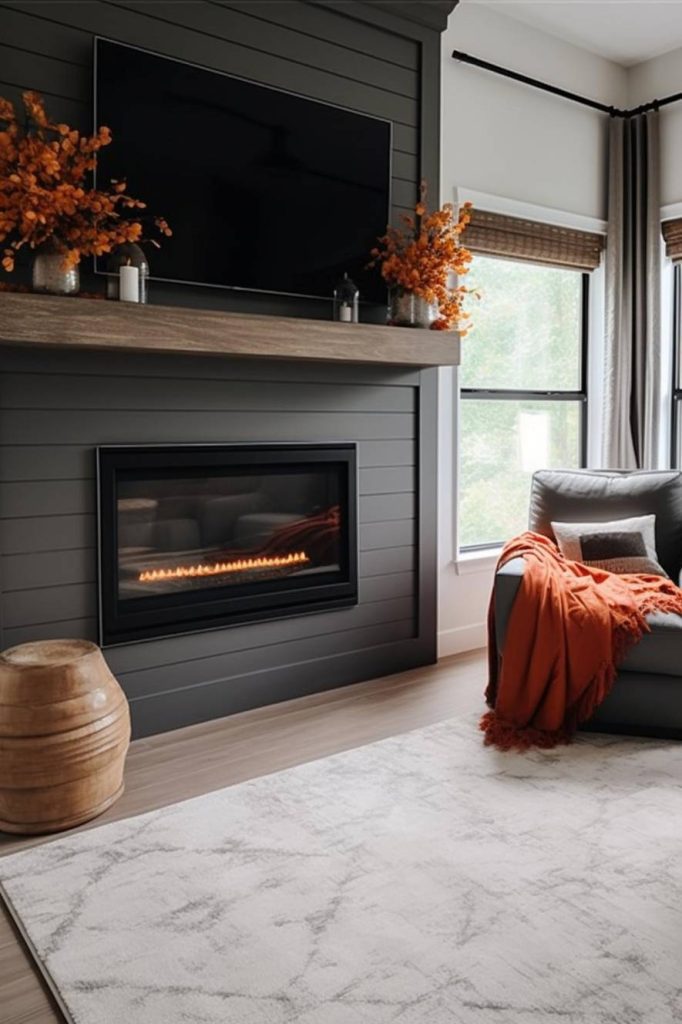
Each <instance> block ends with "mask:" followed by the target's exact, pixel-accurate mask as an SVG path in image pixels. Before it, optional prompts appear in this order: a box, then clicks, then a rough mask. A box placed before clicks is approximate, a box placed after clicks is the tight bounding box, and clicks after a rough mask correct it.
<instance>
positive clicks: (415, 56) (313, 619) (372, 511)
mask: <svg viewBox="0 0 682 1024" xmlns="http://www.w3.org/2000/svg"><path fill="white" fill-rule="evenodd" d="M370 20H371V19H370ZM396 20H399V19H392V18H390V17H389V18H387V22H389V23H392V24H393V28H394V30H393V31H392V30H390V29H389V28H384V27H382V26H381V24H380V23H379V21H377V19H375V23H374V24H369V23H368V22H367V21H356V20H355V19H354V18H353V17H351V16H349V15H348V13H347V11H345V10H344V9H343V6H342V5H339V8H338V9H334V8H333V7H332V6H323V5H318V4H310V3H306V2H304V0H288V2H287V3H281V2H280V0H275V2H271V0H264V2H261V3H256V4H254V3H244V2H237V3H229V2H211V3H209V2H196V3H189V2H186V0H182V2H178V3H173V2H172V0H158V2H155V3H145V4H140V3H132V2H128V0H112V2H104V0H101V2H99V0H91V2H88V3H75V2H62V0H49V2H46V0H36V2H31V3H24V2H20V0H0V95H4V96H7V97H8V98H10V99H12V100H14V101H16V100H18V99H19V98H20V92H21V90H22V89H25V88H38V89H40V90H41V91H42V92H43V94H44V96H45V98H46V100H47V103H48V109H49V111H50V113H51V114H52V115H53V116H54V118H55V119H56V120H59V121H66V122H68V123H70V124H73V125H74V126H76V127H79V128H80V129H81V130H87V129H89V128H90V125H91V113H90V110H91V80H90V74H91V62H92V36H93V34H99V35H103V36H106V37H109V38H112V39H114V40H118V41H120V42H129V43H131V44H134V45H141V46H147V47H148V48H150V49H151V50H154V51H156V52H159V53H165V54H167V55H169V56H174V57H178V58H179V59H183V60H189V61H195V62H196V63H198V64H200V65H203V66H206V67H212V68H215V69H218V70H223V71H226V72H228V73H234V74H238V75H242V76H244V77H246V78H249V79H252V80H256V81H260V82H262V83H263V84H266V85H273V86H275V87H277V88H284V89H287V90H290V91H292V92H297V93H300V94H301V95H307V96H311V97H313V98H317V99H321V100H323V101H325V102H331V103H338V104H339V105H341V106H344V107H348V108H351V109H357V110H359V111H360V112H363V113H366V114H371V115H374V116H378V117H386V118H389V119H390V120H392V121H393V158H392V174H393V182H392V211H391V216H392V218H393V219H394V220H395V219H396V218H397V217H398V216H399V215H400V213H401V212H402V211H406V210H409V209H410V208H411V207H412V205H413V201H414V196H415V193H416V186H417V183H418V181H419V178H420V175H421V173H423V167H424V160H423V157H424V151H423V147H422V134H421V133H422V127H421V124H420V117H421V110H422V108H423V103H424V96H425V94H424V83H425V81H426V76H425V68H424V52H423V48H422V43H421V42H420V39H421V38H422V37H421V36H420V34H419V33H417V34H416V35H415V38H410V37H409V26H408V25H407V23H405V25H404V26H403V27H402V28H400V29H398V30H395V22H396ZM429 81H430V79H429ZM434 98H435V101H437V97H436V96H435V93H434ZM432 136H433V137H431V136H429V143H428V145H429V147H430V148H429V150H428V153H427V164H429V165H430V166H431V167H432V168H433V167H436V168H437V160H436V159H435V156H436V155H437V154H435V150H434V147H436V146H437V138H436V136H435V135H433V133H432ZM432 183H433V184H434V187H435V186H436V185H437V183H436V182H435V179H432ZM84 280H85V281H86V282H87V268H84ZM86 287H87V283H86ZM152 298H153V299H156V301H163V302H166V303H171V304H172V303H174V302H180V303H182V304H185V305H189V306H193V305H194V306H197V307H200V306H207V307H210V308H239V309H248V310H250V311H253V312H265V313H269V312H278V313H281V312H288V313H293V314H294V315H299V316H322V317H326V316H328V315H329V310H328V304H326V303H321V302H309V301H307V300H301V299H289V298H280V297H275V296H240V295H237V294H235V293H230V292H229V291H221V290H216V291H213V290H208V291H207V290H205V289H192V288H184V289H181V290H177V289H175V288H174V287H173V286H170V285H165V284H162V283H161V282H152ZM372 316H374V317H375V319H377V320H381V318H382V316H383V311H382V310H381V309H377V310H376V311H375V313H373V314H372ZM0 373H1V374H2V375H3V376H0V515H4V516H5V517H6V518H3V519H0V554H1V555H2V563H1V566H0V573H1V579H2V585H3V587H4V593H3V595H2V599H1V603H2V616H1V619H2V622H1V625H2V627H3V640H4V643H5V644H6V645H9V644H12V643H19V642H23V641H26V640H30V639H40V638H43V637H44V638H50V637H59V636H69V635H71V636H83V637H87V638H95V637H96V610H97V604H96V583H95V562H96V522H95V515H94V448H95V446H96V445H97V444H120V443H142V444H149V443H164V442H165V443H177V442H181V443H188V442H196V443H210V442H215V443H229V442H235V443H238V442H249V441H252V442H253V441H263V440H279V441H281V440H291V441H315V440H317V441H334V440H343V441H348V440H351V441H352V440H356V441H357V442H358V459H359V467H360V490H361V491H362V492H363V493H362V496H361V499H360V504H359V518H360V523H359V537H360V560H359V568H360V574H361V578H360V593H359V599H360V603H359V604H358V605H357V606H356V607H353V608H344V609H339V610H338V611H328V612H322V613H319V614H314V615H306V616H298V617H293V618H290V619H287V618H283V619H279V620H273V621H268V622H261V623H258V624H252V625H238V626H234V627H232V628H226V629H217V630H211V631H208V632H206V633H196V634H192V635H188V636H175V637H169V638H157V639H154V640H151V641H148V642H145V643H138V644H129V645H123V646H120V647H116V648H111V649H109V650H108V651H107V658H108V660H109V662H110V664H111V666H112V669H113V670H114V671H115V672H116V673H118V674H119V675H120V676H121V677H122V678H123V680H124V685H126V686H127V685H128V683H129V689H130V691H131V696H133V700H132V709H133V720H134V727H135V733H136V735H144V734H147V733H150V732H156V731H158V730H160V729H165V728H171V727H175V726H177V725H182V724H186V723H189V722H191V721H195V720H201V719H203V718H206V717H210V716H212V715H215V714H226V713H229V712H231V711H235V710H239V709H241V708H242V707H249V706H254V705H257V704H259V703H264V702H267V701H269V700H278V699H283V697H286V696H293V695H295V694H297V693H299V692H300V693H303V692H310V691H311V690H315V689H319V688H320V687H323V686H331V685H336V684H339V683H341V682H346V681H351V680H352V679H357V678H366V677H367V676H368V675H371V674H379V673H382V672H388V671H395V670H397V669H399V668H405V667H408V666H409V665H410V664H418V663H420V662H422V661H423V660H424V658H425V656H426V657H428V654H427V652H428V651H430V649H431V648H430V646H429V645H430V640H429V638H428V636H426V634H423V636H422V635H421V634H420V633H419V628H421V627H419V626H418V622H419V621H420V616H421V615H422V612H421V611H419V609H420V608H423V602H422V603H420V602H419V601H418V596H417V595H418V591H419V587H420V586H421V587H422V589H423V582H422V583H420V577H419V564H418V561H419V560H418V550H419V544H420V543H421V544H423V538H422V540H420V532H419V531H420V527H419V520H418V518H417V509H418V507H419V500H420V498H419V495H418V494H417V493H416V490H415V488H416V486H417V481H418V482H419V486H420V488H424V487H427V488H431V489H433V488H435V483H434V481H433V480H431V479H429V480H425V479H424V475H423V472H422V471H420V472H419V473H418V472H417V470H418V452H419V450H420V444H422V451H423V442H420V435H419V423H420V417H423V410H422V411H420V408H421V407H420V404H419V401H418V395H419V391H420V388H421V386H422V385H421V374H420V373H419V371H415V370H407V369H404V368H396V369H391V368H388V367H359V366H352V365H343V366H338V367H336V368H334V369H330V368H329V367H328V366H327V365H325V364H323V363H320V364H309V365H308V364H306V365H301V364H298V363H268V364H264V363H260V364H256V363H254V362H253V361H250V360H235V361H234V362H230V363H227V362H226V361H222V360H218V359H208V358H206V359H194V358H192V357H189V356H188V357H182V356H147V355H142V354H121V353H109V354H106V353H100V352H82V353H79V352H68V351H60V352H49V351H45V352H42V353H40V354H39V355H38V356H36V355H35V354H34V353H29V352H26V351H23V350H21V349H19V348H17V349H14V350H5V351H3V352H2V353H0ZM433 443H435V437H434V441H433ZM420 637H421V638H420ZM279 647H282V648H283V649H282V650H281V651H279V653H278V648H279ZM171 670H172V671H171Z"/></svg>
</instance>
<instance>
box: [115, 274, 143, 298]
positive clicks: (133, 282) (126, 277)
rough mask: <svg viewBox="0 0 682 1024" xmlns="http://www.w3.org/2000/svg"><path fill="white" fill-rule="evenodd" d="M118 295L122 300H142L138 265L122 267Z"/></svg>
mask: <svg viewBox="0 0 682 1024" xmlns="http://www.w3.org/2000/svg"><path fill="white" fill-rule="evenodd" d="M118 276H119V285H118V297H119V299H120V300H121V302H139V301H140V271H139V270H138V268H137V267H120V268H119V271H118Z"/></svg>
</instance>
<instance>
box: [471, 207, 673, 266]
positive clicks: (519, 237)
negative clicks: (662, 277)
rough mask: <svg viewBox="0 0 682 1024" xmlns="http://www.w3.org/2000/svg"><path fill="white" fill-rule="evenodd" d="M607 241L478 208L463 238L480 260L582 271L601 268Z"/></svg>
mask: <svg viewBox="0 0 682 1024" xmlns="http://www.w3.org/2000/svg"><path fill="white" fill-rule="evenodd" d="M680 238H681V239H682V234H681V235H680ZM605 241H606V240H605V238H604V236H603V235H600V234H597V233H596V232H593V231H580V230H578V229H576V228H563V227H558V226H557V225H556V224H543V223H541V222H540V221H534V220H524V219H522V218H521V217H508V216H506V215H504V214H501V213H488V212H487V211H485V210H477V209H475V208H474V210H473V211H472V217H471V223H470V224H469V226H468V228H467V229H466V231H465V232H464V234H463V235H462V243H463V244H464V245H465V246H466V247H467V248H468V249H471V250H472V252H474V253H479V254H480V255H481V256H501V257H504V258H506V259H512V260H528V261H529V262H531V263H543V264H545V265H547V266H551V267H565V268H568V269H570V270H582V271H589V270H594V269H595V268H596V267H598V266H599V262H600V260H601V254H602V250H603V249H604V245H605ZM681 253H682V250H681Z"/></svg>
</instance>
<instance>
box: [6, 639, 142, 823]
mask: <svg viewBox="0 0 682 1024" xmlns="http://www.w3.org/2000/svg"><path fill="white" fill-rule="evenodd" d="M129 743H130V713H129V710H128V702H127V700H126V698H125V694H124V693H123V690H122V689H121V687H120V686H119V684H118V683H117V681H116V679H115V678H114V676H113V675H112V674H111V672H110V671H109V667H108V665H107V663H106V661H105V660H104V657H103V656H102V652H101V651H100V649H99V647H97V645H96V644H93V643H90V642H89V641H87V640H42V641H38V642H36V643H29V644H21V645H20V646H19V647H10V648H9V649H8V650H6V651H4V652H3V653H2V654H0V829H1V830H3V831H5V832H15V833H20V834H24V835H31V834H36V833H40V832H58V831H61V830H62V829H66V828H71V827H73V826H74V825H80V824H82V822H84V821H89V820H90V819H91V818H94V817H96V816H97V815H98V814H101V813H102V811H105V810H106V808H107V807H110V806H111V804H113V803H114V801H115V800H117V799H118V797H119V796H120V795H121V793H122V792H123V765H124V761H125V756H126V753H127V750H128V745H129Z"/></svg>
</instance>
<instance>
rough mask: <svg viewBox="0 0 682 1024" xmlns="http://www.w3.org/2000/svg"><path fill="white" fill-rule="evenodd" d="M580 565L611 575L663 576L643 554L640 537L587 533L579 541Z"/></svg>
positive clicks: (662, 570) (654, 564) (642, 543)
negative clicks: (640, 574) (580, 551)
mask: <svg viewBox="0 0 682 1024" xmlns="http://www.w3.org/2000/svg"><path fill="white" fill-rule="evenodd" d="M580 547H581V549H582V558H581V561H582V562H583V563H584V565H589V566H591V567H592V568H593V569H605V570H606V571H607V572H615V573H621V574H622V573H630V572H633V573H644V574H646V575H648V576H667V573H666V572H665V570H664V569H663V568H662V566H660V565H659V563H658V562H657V561H656V560H655V559H652V558H649V555H648V554H647V550H646V545H645V543H644V538H643V537H642V534H641V533H588V534H583V535H581V537H580Z"/></svg>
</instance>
